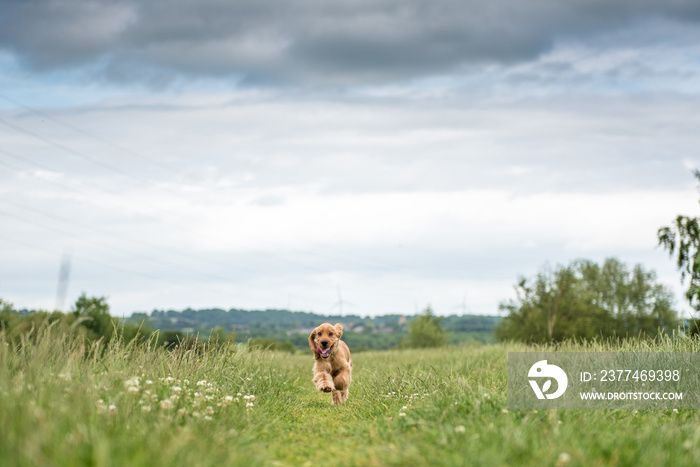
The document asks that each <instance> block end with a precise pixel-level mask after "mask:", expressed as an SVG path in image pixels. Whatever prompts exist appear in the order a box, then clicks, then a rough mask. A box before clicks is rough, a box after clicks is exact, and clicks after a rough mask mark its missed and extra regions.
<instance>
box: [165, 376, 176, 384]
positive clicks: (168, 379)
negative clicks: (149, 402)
mask: <svg viewBox="0 0 700 467" xmlns="http://www.w3.org/2000/svg"><path fill="white" fill-rule="evenodd" d="M163 381H164V382H165V383H167V384H170V383H172V382H174V381H175V378H173V377H172V376H168V377H167V378H165V379H164V380H163Z"/></svg>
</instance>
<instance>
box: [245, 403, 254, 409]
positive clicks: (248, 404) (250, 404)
mask: <svg viewBox="0 0 700 467" xmlns="http://www.w3.org/2000/svg"><path fill="white" fill-rule="evenodd" d="M253 405H254V404H253V403H252V402H248V403H247V404H246V405H245V408H246V410H251V409H252V408H253Z"/></svg>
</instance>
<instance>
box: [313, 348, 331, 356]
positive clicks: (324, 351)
mask: <svg viewBox="0 0 700 467" xmlns="http://www.w3.org/2000/svg"><path fill="white" fill-rule="evenodd" d="M316 351H317V352H318V353H320V354H321V356H322V357H323V358H328V357H329V356H330V354H331V348H330V347H328V348H325V349H324V348H323V347H321V346H320V345H319V346H318V347H317V348H316Z"/></svg>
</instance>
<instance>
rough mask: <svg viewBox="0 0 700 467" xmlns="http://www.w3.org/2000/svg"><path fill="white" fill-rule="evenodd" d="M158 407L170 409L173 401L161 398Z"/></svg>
mask: <svg viewBox="0 0 700 467" xmlns="http://www.w3.org/2000/svg"><path fill="white" fill-rule="evenodd" d="M160 408H161V409H162V410H170V409H172V408H173V401H171V400H170V399H163V400H162V401H160Z"/></svg>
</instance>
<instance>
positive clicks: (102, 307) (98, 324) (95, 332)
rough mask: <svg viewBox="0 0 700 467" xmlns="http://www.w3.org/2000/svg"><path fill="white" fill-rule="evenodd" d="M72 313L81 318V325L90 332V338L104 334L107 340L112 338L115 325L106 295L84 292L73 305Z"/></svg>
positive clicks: (97, 337)
mask: <svg viewBox="0 0 700 467" xmlns="http://www.w3.org/2000/svg"><path fill="white" fill-rule="evenodd" d="M71 314H72V315H73V316H74V317H75V318H76V319H78V320H80V325H81V326H82V327H84V328H85V329H86V330H87V332H88V336H87V337H88V338H90V339H92V340H97V339H99V338H100V337H103V336H104V337H105V341H109V340H111V339H112V337H113V335H114V330H115V325H114V324H113V319H112V315H110V314H109V304H107V299H106V298H105V297H88V296H87V295H86V294H85V293H83V294H82V295H81V296H80V297H79V298H78V300H76V302H75V305H73V310H72V311H71Z"/></svg>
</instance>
